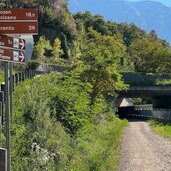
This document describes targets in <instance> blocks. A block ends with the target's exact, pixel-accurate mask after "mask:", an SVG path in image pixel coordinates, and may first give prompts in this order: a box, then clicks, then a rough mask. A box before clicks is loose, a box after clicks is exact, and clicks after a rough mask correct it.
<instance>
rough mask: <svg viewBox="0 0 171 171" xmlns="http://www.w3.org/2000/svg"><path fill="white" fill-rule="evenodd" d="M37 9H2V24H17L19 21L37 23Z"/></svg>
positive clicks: (0, 20)
mask: <svg viewBox="0 0 171 171" xmlns="http://www.w3.org/2000/svg"><path fill="white" fill-rule="evenodd" d="M37 18H38V11H37V9H28V8H26V9H22V8H21V9H20V8H18V9H0V22H8V21H10V22H12V21H13V22H15V21H17V20H27V21H28V20H32V21H33V20H34V21H37Z"/></svg>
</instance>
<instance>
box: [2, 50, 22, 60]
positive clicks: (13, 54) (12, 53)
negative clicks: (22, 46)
mask: <svg viewBox="0 0 171 171" xmlns="http://www.w3.org/2000/svg"><path fill="white" fill-rule="evenodd" d="M0 61H8V62H15V63H25V53H24V52H23V51H18V50H13V49H6V48H1V47H0Z"/></svg>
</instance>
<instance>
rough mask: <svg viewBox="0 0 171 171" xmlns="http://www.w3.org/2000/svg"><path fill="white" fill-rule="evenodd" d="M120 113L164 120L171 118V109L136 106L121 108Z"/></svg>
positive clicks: (121, 114) (123, 115)
mask: <svg viewBox="0 0 171 171" xmlns="http://www.w3.org/2000/svg"><path fill="white" fill-rule="evenodd" d="M119 115H120V116H122V117H125V116H136V117H143V118H155V119H163V120H171V109H135V108H129V107H125V108H119Z"/></svg>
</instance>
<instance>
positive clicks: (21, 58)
mask: <svg viewBox="0 0 171 171" xmlns="http://www.w3.org/2000/svg"><path fill="white" fill-rule="evenodd" d="M19 58H20V62H24V60H25V54H24V53H23V52H19Z"/></svg>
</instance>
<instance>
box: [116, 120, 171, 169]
mask: <svg viewBox="0 0 171 171" xmlns="http://www.w3.org/2000/svg"><path fill="white" fill-rule="evenodd" d="M118 171H171V140H168V139H165V138H162V137H160V136H158V135H155V134H154V133H153V132H152V131H151V130H150V127H149V125H148V123H146V122H144V121H130V123H129V126H128V128H126V131H125V135H124V136H123V141H122V152H121V162H120V166H119V169H118Z"/></svg>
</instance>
